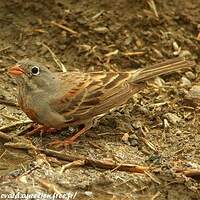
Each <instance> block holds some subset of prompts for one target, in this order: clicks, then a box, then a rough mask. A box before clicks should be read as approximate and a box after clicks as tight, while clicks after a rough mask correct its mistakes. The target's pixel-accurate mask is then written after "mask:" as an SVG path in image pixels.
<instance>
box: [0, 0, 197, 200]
mask: <svg viewBox="0 0 200 200" xmlns="http://www.w3.org/2000/svg"><path fill="white" fill-rule="evenodd" d="M151 2H153V1H151V0H149V1H148V0H142V1H141V0H140V1H138V0H134V1H130V0H110V1H107V0H101V1H97V0H81V1H75V0H57V1H54V0H48V1H39V0H32V1H31V0H26V1H25V0H12V1H6V0H1V1H0V29H1V31H0V102H1V103H0V116H1V117H0V130H1V131H3V132H4V133H5V134H6V135H8V136H13V135H15V137H18V138H20V141H22V143H23V144H30V145H31V144H33V145H34V146H35V147H37V148H50V149H51V148H52V149H54V148H53V147H49V146H48V144H49V142H51V141H53V140H55V139H64V138H66V137H68V136H69V134H70V131H69V130H67V131H63V132H62V133H61V134H60V133H55V134H43V135H42V136H41V135H35V136H32V137H28V136H26V134H25V135H22V136H18V135H16V134H19V133H20V132H21V131H22V130H24V129H27V127H29V128H30V122H27V120H28V118H27V117H26V115H25V114H24V113H23V112H22V111H21V110H20V108H19V107H17V102H16V95H17V88H16V83H15V81H14V80H13V79H12V78H11V77H10V76H9V75H8V74H7V68H8V66H10V65H12V64H14V63H16V61H17V60H20V59H23V58H30V59H34V60H37V61H39V62H42V63H44V64H45V65H47V66H48V67H49V68H50V69H51V70H52V71H61V69H60V68H59V65H58V64H56V62H55V58H54V57H53V56H52V54H51V51H52V52H53V53H54V54H55V55H56V56H57V58H58V59H59V60H60V61H61V62H62V63H63V64H64V65H65V66H66V68H67V70H80V71H86V72H88V71H98V70H105V71H109V70H115V71H117V70H119V71H127V70H134V69H138V68H141V67H146V66H148V65H151V64H153V63H158V62H160V61H163V60H166V59H168V58H173V57H176V56H187V57H188V58H189V59H193V60H195V61H196V62H197V67H196V68H195V69H194V70H189V71H186V72H183V73H174V74H171V75H167V76H162V77H160V78H156V79H154V80H151V81H149V82H148V83H147V85H146V88H145V89H144V90H142V91H141V92H139V93H138V94H136V95H134V96H133V98H132V99H130V101H129V102H128V103H127V104H126V105H125V106H124V107H121V108H119V109H117V110H114V111H112V112H110V113H108V114H106V115H105V116H104V117H102V118H101V119H99V120H98V122H97V124H95V126H94V127H93V128H92V129H91V130H90V131H88V132H87V134H85V135H84V136H82V137H81V138H80V139H79V141H78V142H77V143H76V144H74V145H72V146H70V147H66V148H64V149H63V148H61V149H59V152H64V153H66V154H70V155H75V156H84V157H87V158H92V159H98V160H102V161H105V162H109V161H115V162H116V163H120V164H133V165H138V166H146V167H153V169H155V170H154V171H151V170H149V171H148V170H147V171H144V172H143V173H131V172H127V171H126V170H124V171H119V170H118V169H117V168H115V169H113V170H106V169H101V168H100V167H95V166H86V165H84V166H76V167H75V166H74V167H73V166H71V167H70V166H68V167H66V170H63V171H62V172H61V169H62V166H63V165H66V164H69V162H67V161H63V160H61V159H58V158H53V157H50V156H48V155H45V154H42V153H41V152H39V151H37V152H35V151H34V150H33V149H32V150H30V149H29V148H26V147H24V148H22V146H20V145H19V144H16V145H14V146H13V145H11V146H10V147H9V145H8V143H7V145H5V144H6V143H5V141H4V140H3V139H2V138H1V140H0V141H1V146H0V152H1V153H0V160H1V161H0V175H1V177H0V180H1V182H0V194H3V193H17V192H18V191H19V192H21V193H33V194H34V193H45V194H52V193H66V194H67V195H68V197H66V198H64V199H67V198H68V199H112V200H114V199H137V200H141V199H148V200H149V199H152V200H153V199H159V200H165V199H166V200H167V199H168V200H179V199H181V200H195V199H200V193H199V192H200V182H199V178H200V177H199V173H197V174H196V175H194V176H190V177H188V176H187V175H186V174H185V173H177V171H178V170H177V169H183V170H184V169H197V170H199V168H200V154H199V152H200V147H199V143H200V136H199V127H200V124H199V121H200V115H199V112H198V110H199V109H198V101H196V100H193V99H188V91H191V88H192V87H193V86H194V85H198V82H199V78H198V73H199V69H198V59H199V56H200V46H199V37H198V34H199V24H200V15H199V13H200V2H199V1H196V0H190V1H186V0H172V1H162V0H155V1H154V3H155V7H156V9H153V8H152V6H151V5H152V4H151ZM156 11H157V12H156ZM59 25H63V26H62V27H61V26H59ZM45 45H46V46H45ZM47 46H48V47H49V48H50V51H49V49H48V48H47ZM25 122H27V123H25ZM16 123H17V124H16ZM12 124H16V126H10V125H12ZM5 127H7V128H5ZM27 131H28V129H27ZM27 131H25V132H27ZM9 142H10V141H9ZM17 145H18V146H17ZM14 147H15V148H14ZM18 147H20V148H18ZM54 150H55V149H54ZM56 150H57V149H56ZM180 171H181V170H180ZM33 199H37V198H33Z"/></svg>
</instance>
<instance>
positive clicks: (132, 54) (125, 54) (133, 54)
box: [122, 51, 145, 56]
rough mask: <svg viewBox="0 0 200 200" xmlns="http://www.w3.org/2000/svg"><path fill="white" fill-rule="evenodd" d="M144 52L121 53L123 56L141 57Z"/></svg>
mask: <svg viewBox="0 0 200 200" xmlns="http://www.w3.org/2000/svg"><path fill="white" fill-rule="evenodd" d="M144 54H145V52H144V51H131V52H122V55H124V56H142V55H144Z"/></svg>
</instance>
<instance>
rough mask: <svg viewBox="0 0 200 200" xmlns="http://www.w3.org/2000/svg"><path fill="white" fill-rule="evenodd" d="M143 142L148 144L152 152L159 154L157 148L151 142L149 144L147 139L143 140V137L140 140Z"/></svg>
mask: <svg viewBox="0 0 200 200" xmlns="http://www.w3.org/2000/svg"><path fill="white" fill-rule="evenodd" d="M140 139H141V140H142V141H143V142H144V144H146V145H147V146H148V147H149V148H150V149H151V150H152V151H154V152H156V153H157V152H158V150H157V149H156V147H154V145H153V144H152V143H151V142H149V141H148V140H147V139H145V138H143V137H141V138H140Z"/></svg>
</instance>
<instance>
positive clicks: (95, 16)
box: [92, 10, 104, 20]
mask: <svg viewBox="0 0 200 200" xmlns="http://www.w3.org/2000/svg"><path fill="white" fill-rule="evenodd" d="M103 13H104V10H102V11H100V12H98V13H97V14H96V15H94V16H93V17H92V20H95V19H97V18H98V17H99V16H101V15H102V14H103Z"/></svg>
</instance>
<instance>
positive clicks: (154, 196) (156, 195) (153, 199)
mask: <svg viewBox="0 0 200 200" xmlns="http://www.w3.org/2000/svg"><path fill="white" fill-rule="evenodd" d="M160 194H161V193H160V192H159V191H158V192H156V194H155V195H153V197H152V198H151V200H155V199H156V198H157V197H158V196H160Z"/></svg>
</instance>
